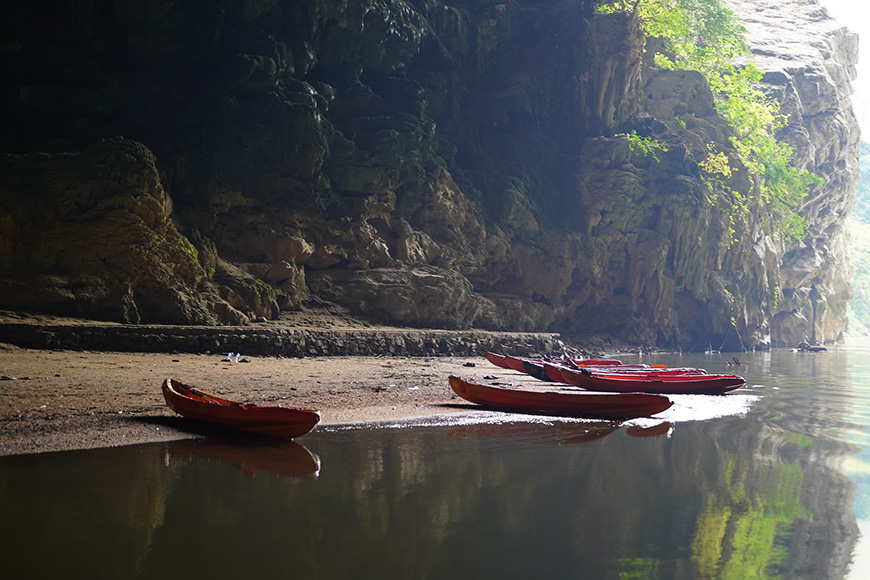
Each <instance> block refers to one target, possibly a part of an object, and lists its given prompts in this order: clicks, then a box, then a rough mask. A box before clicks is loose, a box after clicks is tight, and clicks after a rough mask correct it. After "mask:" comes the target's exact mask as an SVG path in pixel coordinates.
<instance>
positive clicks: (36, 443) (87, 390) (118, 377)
mask: <svg viewBox="0 0 870 580" xmlns="http://www.w3.org/2000/svg"><path fill="white" fill-rule="evenodd" d="M294 322H297V323H298V324H294ZM619 346H622V345H615V344H613V343H610V342H609V341H607V340H606V339H602V338H599V337H588V339H587V340H584V347H582V348H578V347H573V346H568V345H566V344H565V343H564V342H563V341H562V340H561V337H560V335H558V334H556V333H531V332H495V331H483V330H467V331H459V330H428V329H425V330H424V329H407V328H394V327H387V326H377V325H371V324H369V323H365V322H362V321H355V320H352V319H349V318H346V317H335V316H330V315H316V314H315V315H312V314H306V315H305V318H304V319H297V320H283V321H270V322H267V323H260V324H254V325H250V326H239V327H197V326H171V325H124V324H118V323H111V322H98V321H93V320H84V319H74V318H64V317H56V316H49V315H40V314H29V313H18V312H12V311H0V456H7V455H22V454H30V453H43V452H52V451H69V450H75V449H91V448H100V447H114V446H119V445H131V444H137V443H149V442H158V441H170V440H176V439H187V438H196V437H204V436H208V434H209V433H208V432H203V428H202V426H201V425H197V424H195V423H193V422H191V421H189V420H187V419H184V418H182V417H180V416H178V415H176V414H175V413H174V412H172V411H171V410H170V409H169V408H168V407H167V406H166V404H165V401H164V400H163V394H162V392H161V385H162V383H163V381H164V379H166V378H174V379H177V380H180V381H182V382H185V383H187V384H190V385H192V386H195V387H197V388H200V389H202V390H204V391H206V392H210V393H213V394H215V395H219V396H223V397H225V398H228V399H233V400H238V401H245V402H252V403H257V404H261V405H281V406H288V407H302V408H313V409H317V410H319V411H320V413H321V417H322V419H321V423H320V425H338V424H342V425H344V424H354V423H370V422H375V421H399V420H407V419H414V418H420V417H427V416H436V415H446V414H451V413H462V412H468V411H472V410H477V408H476V407H475V406H473V405H471V404H470V403H466V402H465V401H462V400H461V399H459V398H458V397H456V396H455V395H454V394H453V392H452V391H451V390H450V387H449V385H448V377H449V376H450V375H451V374H457V375H460V376H463V377H467V378H471V379H478V380H483V379H485V378H495V379H498V380H503V381H505V382H511V381H514V382H521V381H522V380H523V379H522V378H521V375H519V374H517V373H514V372H512V371H505V370H504V369H499V368H497V367H495V366H493V365H491V364H490V363H489V362H488V361H487V360H486V358H485V354H486V352H487V351H489V350H491V351H495V352H506V353H511V354H514V353H516V354H519V353H522V354H524V355H543V356H562V355H563V354H569V355H571V356H582V355H587V354H593V353H594V354H596V355H598V354H601V353H603V352H605V351H608V350H609V351H611V352H613V351H614V350H619ZM230 351H232V352H241V354H242V357H243V359H242V360H243V361H247V362H234V361H228V360H226V359H227V354H228V353H229V352H230ZM596 351H597V352H596ZM316 429H317V427H315V430H316ZM301 441H303V442H304V437H303V438H301Z"/></svg>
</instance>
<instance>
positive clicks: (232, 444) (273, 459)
mask: <svg viewBox="0 0 870 580" xmlns="http://www.w3.org/2000/svg"><path fill="white" fill-rule="evenodd" d="M163 457H164V460H165V462H166V463H167V465H169V464H170V463H171V462H176V461H187V460H190V459H191V458H194V457H198V458H205V459H212V460H217V461H224V462H228V463H233V464H235V465H236V466H237V467H238V468H239V469H240V470H241V471H242V473H244V474H246V475H249V476H251V477H254V476H256V475H257V474H258V473H270V474H274V475H281V476H289V477H314V478H316V477H318V476H319V475H320V457H318V456H317V455H316V454H315V453H312V452H311V451H309V450H308V449H307V448H306V447H305V446H304V445H301V444H299V443H297V442H296V441H270V440H262V439H254V438H251V439H185V440H182V441H172V442H169V443H167V444H166V445H165V447H164V453H163Z"/></svg>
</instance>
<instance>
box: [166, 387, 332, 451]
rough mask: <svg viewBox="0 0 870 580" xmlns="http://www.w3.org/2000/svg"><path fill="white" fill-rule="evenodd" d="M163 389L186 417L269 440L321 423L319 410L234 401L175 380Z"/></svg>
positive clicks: (290, 436) (288, 436) (297, 433)
mask: <svg viewBox="0 0 870 580" xmlns="http://www.w3.org/2000/svg"><path fill="white" fill-rule="evenodd" d="M162 390H163V397H164V399H165V400H166V404H167V406H168V407H169V408H170V409H172V410H173V411H175V412H176V413H178V414H179V415H181V416H183V417H186V418H188V419H195V420H197V421H205V422H208V423H213V424H216V425H220V426H221V427H227V428H230V429H236V430H240V431H246V432H248V433H255V434H257V435H263V436H265V437H275V438H280V439H293V438H295V437H301V436H302V435H305V434H306V433H308V432H309V431H311V430H312V429H314V426H315V425H317V423H319V422H320V412H318V411H314V410H310V409H291V408H287V407H261V406H259V405H254V404H251V403H240V402H237V401H230V400H228V399H222V398H220V397H216V396H214V395H210V394H208V393H205V392H203V391H200V390H198V389H194V388H193V387H191V386H189V385H185V384H184V383H181V382H178V381H174V380H172V379H166V380H165V381H164V382H163V388H162Z"/></svg>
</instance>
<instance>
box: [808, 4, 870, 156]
mask: <svg viewBox="0 0 870 580" xmlns="http://www.w3.org/2000/svg"><path fill="white" fill-rule="evenodd" d="M819 3H820V4H821V5H822V6H824V7H826V8H827V9H828V13H829V14H830V15H831V16H833V17H834V18H835V19H836V20H837V22H839V23H840V24H842V25H844V26H846V27H848V28H849V29H850V30H851V31H852V32H857V33H858V36H859V37H860V42H859V45H860V47H861V58H860V60H859V61H858V78H857V80H855V82H854V83H853V84H852V88H854V90H855V94H854V96H853V97H852V105H853V106H854V107H855V114H857V115H858V122H859V123H860V124H861V130H862V132H863V133H864V135H863V137H862V139H864V140H865V141H866V140H870V2H867V1H866V0H819Z"/></svg>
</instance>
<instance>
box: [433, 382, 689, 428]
mask: <svg viewBox="0 0 870 580" xmlns="http://www.w3.org/2000/svg"><path fill="white" fill-rule="evenodd" d="M450 388H451V389H453V392H455V393H456V394H457V395H459V396H460V397H462V398H463V399H465V400H466V401H469V402H471V403H475V404H477V405H481V406H483V407H486V408H488V409H495V410H499V411H509V412H513V413H532V414H545V415H558V416H563V417H582V418H589V419H610V420H620V419H632V418H635V417H650V416H652V415H655V414H657V413H661V412H662V411H665V410H667V409H668V408H670V407H671V405H672V404H673V403H672V402H671V400H670V399H668V398H667V397H665V396H662V395H654V394H648V393H589V392H584V391H577V392H570V393H568V392H553V391H537V390H530V389H523V388H507V387H502V386H497V385H484V384H482V383H478V382H475V381H471V380H468V379H463V378H460V377H457V376H451V377H450Z"/></svg>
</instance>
